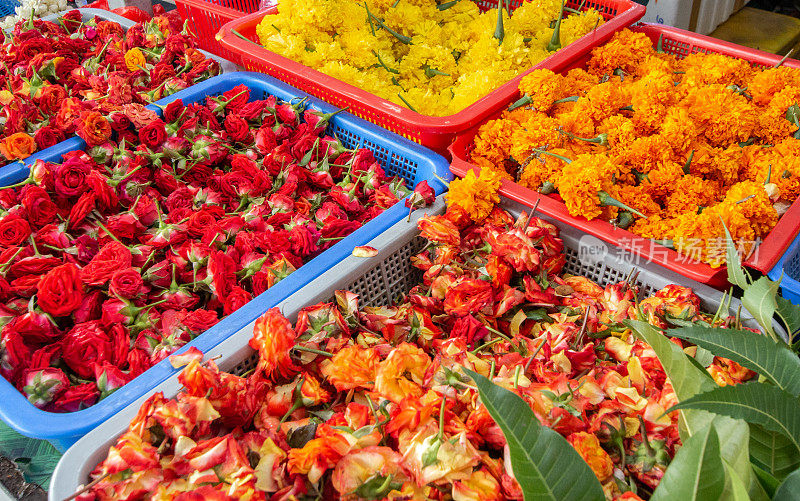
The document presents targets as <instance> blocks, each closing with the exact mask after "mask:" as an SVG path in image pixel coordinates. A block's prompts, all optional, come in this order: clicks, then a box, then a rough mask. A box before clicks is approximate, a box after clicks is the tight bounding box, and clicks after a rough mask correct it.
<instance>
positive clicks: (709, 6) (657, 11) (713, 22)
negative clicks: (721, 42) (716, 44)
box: [642, 0, 749, 35]
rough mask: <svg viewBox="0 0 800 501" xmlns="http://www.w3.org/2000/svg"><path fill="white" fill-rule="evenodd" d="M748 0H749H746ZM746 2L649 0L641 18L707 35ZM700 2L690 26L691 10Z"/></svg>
mask: <svg viewBox="0 0 800 501" xmlns="http://www.w3.org/2000/svg"><path fill="white" fill-rule="evenodd" d="M747 1H749V0H747ZM747 1H746V2H741V1H737V0H650V2H649V3H648V4H647V13H646V14H645V15H644V17H643V18H642V22H645V23H657V24H666V25H667V26H674V27H676V28H681V29H684V30H690V31H694V32H695V33H700V34H702V35H708V34H709V33H711V32H712V31H714V30H715V29H716V28H717V26H719V25H720V24H722V23H724V22H725V21H727V20H728V18H729V17H731V14H733V13H734V12H735V11H736V10H737V9H739V8H741V7H743V6H744V5H745V4H747ZM698 3H699V4H700V5H699V6H698V7H697V9H698V16H697V21H696V23H695V25H694V26H692V11H693V9H694V8H695V5H696V4H698Z"/></svg>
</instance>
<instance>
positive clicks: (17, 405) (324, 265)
mask: <svg viewBox="0 0 800 501" xmlns="http://www.w3.org/2000/svg"><path fill="white" fill-rule="evenodd" d="M239 84H244V85H246V86H248V87H250V88H251V89H253V88H256V89H258V90H259V91H262V90H263V91H265V92H267V93H269V94H273V95H275V96H276V97H278V98H280V99H284V100H286V101H288V100H290V99H292V98H295V97H306V95H305V93H303V92H301V91H299V90H298V89H296V88H294V87H291V86H289V85H286V84H284V83H283V82H280V81H279V80H276V79H274V78H272V77H269V76H267V75H262V74H259V73H252V72H238V73H229V74H225V75H220V76H217V77H213V78H210V79H208V80H206V81H204V82H201V83H199V84H196V85H193V86H191V87H189V88H187V89H184V90H182V91H179V92H177V93H175V94H172V95H171V96H169V97H167V98H164V99H161V100H159V101H157V102H156V103H154V104H153V105H150V106H148V107H147V108H149V109H151V110H153V111H155V112H156V113H159V114H160V113H161V109H160V108H159V107H158V106H165V105H166V104H169V103H170V102H172V101H175V100H177V99H181V100H183V102H184V103H185V104H188V103H190V102H194V101H199V100H202V99H204V98H205V97H206V96H209V95H216V94H219V93H222V92H225V91H226V90H230V89H231V88H233V87H235V86H236V85H239ZM252 97H253V96H252V95H251V98H252ZM306 102H307V103H308V105H309V107H312V108H315V109H318V110H319V111H322V112H323V113H330V112H332V111H335V110H337V108H336V107H334V106H332V105H330V104H327V103H325V102H323V101H321V100H319V99H316V98H314V97H311V96H308V100H307V101H306ZM156 105H158V106H156ZM331 126H339V127H341V128H343V129H345V130H347V131H349V132H353V133H354V134H357V135H360V136H362V137H363V136H366V137H367V138H369V141H370V142H372V143H373V144H374V145H375V146H376V147H381V148H386V149H387V150H388V151H390V154H391V158H397V157H402V158H408V157H412V158H413V159H415V161H417V162H418V163H419V164H420V166H421V167H422V166H424V164H426V163H427V166H428V167H429V168H430V171H431V172H433V173H435V174H436V175H437V176H439V177H440V178H442V179H445V180H449V179H452V174H451V173H450V170H449V163H448V162H447V161H446V160H445V159H444V157H442V156H441V155H438V154H436V153H434V152H433V151H431V150H429V149H427V148H424V147H422V146H420V145H418V144H416V143H413V142H411V141H410V140H408V139H405V138H403V137H401V136H399V135H397V134H394V133H392V132H389V131H387V130H386V129H383V128H381V127H378V126H377V125H373V124H370V123H368V122H366V121H365V120H362V119H360V118H357V117H355V116H353V115H351V114H350V113H347V112H342V113H339V114H338V115H336V116H335V117H334V118H333V119H332V121H331ZM59 146H60V147H59V148H57V149H56V148H55V147H53V148H49V149H48V150H46V151H42V152H40V155H37V158H40V159H42V160H45V161H58V160H60V158H61V155H62V154H63V153H66V152H68V151H71V150H75V149H82V148H84V147H85V146H86V143H85V142H84V141H83V140H82V139H80V138H77V137H76V138H72V139H69V140H67V141H65V142H63V143H61V144H60V145H59ZM44 153H47V158H44V157H43V156H44V155H43V154H44ZM24 170H25V171H27V170H28V166H27V165H26V166H25V169H24ZM18 174H19V175H20V176H21V177H19V178H18V179H17V180H22V179H24V178H25V177H26V176H27V173H26V172H22V171H20V172H18ZM415 181H419V180H415ZM427 181H428V183H429V184H430V186H431V187H432V188H433V189H434V191H435V192H436V194H437V195H438V194H441V193H443V192H444V191H445V190H446V186H445V184H444V183H442V182H441V181H439V180H438V179H427ZM407 214H408V209H407V208H405V206H404V204H403V201H402V200H401V201H400V202H398V203H397V204H395V205H394V206H392V207H391V208H389V209H387V210H386V211H384V212H383V213H382V214H381V215H379V216H378V217H376V218H375V219H373V220H372V221H370V222H369V223H366V224H364V225H363V226H362V227H361V228H359V229H358V230H356V231H354V232H353V233H351V234H350V235H349V236H347V237H346V238H344V239H342V240H341V241H340V242H338V243H337V244H336V245H334V246H332V247H331V248H329V249H328V250H326V251H325V252H323V253H321V254H320V255H318V256H317V257H315V258H314V259H312V260H310V261H308V262H307V263H305V264H304V265H303V266H301V267H300V268H298V269H297V271H295V272H294V273H292V274H291V275H289V276H288V277H287V278H285V279H283V280H282V281H281V282H280V283H279V284H277V285H275V286H273V287H272V288H270V289H268V290H267V291H266V292H264V293H263V294H261V295H259V296H257V297H256V298H253V300H252V301H251V302H250V303H248V305H245V306H244V307H242V308H240V309H239V310H237V311H236V312H234V313H232V314H231V315H228V316H227V317H224V318H223V319H222V320H220V322H219V323H217V324H216V325H214V326H213V327H211V328H210V329H208V330H207V331H205V332H204V333H203V334H201V335H199V336H197V337H196V338H195V339H194V340H192V341H191V342H190V343H188V344H187V345H186V346H184V347H182V348H181V349H179V350H177V351H176V352H175V354H180V353H183V352H185V351H186V350H188V349H189V348H190V347H192V346H194V347H196V348H198V349H199V350H200V351H203V352H206V351H208V350H211V349H213V348H214V347H216V346H217V345H218V344H220V343H221V342H223V341H225V339H227V338H228V337H230V336H231V335H232V334H233V333H235V332H236V331H237V330H239V329H241V328H242V327H244V326H246V325H247V324H248V323H249V322H251V321H253V320H254V319H255V318H257V317H258V315H260V314H261V313H263V312H264V311H266V309H267V308H269V307H272V306H274V305H276V304H278V303H279V302H281V301H282V300H283V299H285V298H286V297H288V296H290V295H291V294H292V293H294V292H295V291H297V290H299V289H300V288H301V287H302V286H303V285H305V284H306V283H308V282H310V281H311V280H313V278H315V277H316V276H318V275H319V274H321V273H322V272H324V271H325V270H327V269H328V268H330V267H331V266H333V265H335V264H337V263H339V262H340V261H342V260H343V259H344V258H346V257H347V256H349V255H350V254H351V253H352V250H353V248H354V247H355V246H357V245H364V244H365V243H366V242H368V241H370V240H371V239H372V238H373V237H374V236H375V235H378V234H380V233H382V232H383V231H385V230H386V229H387V228H389V227H391V226H392V225H393V224H394V223H395V222H397V221H398V220H400V219H402V218H403V217H406V215H407ZM254 303H255V304H254ZM256 310H257V311H256ZM178 371H179V369H173V368H172V366H171V365H170V363H169V360H168V359H165V360H162V361H161V362H159V363H158V364H156V365H154V366H153V367H151V368H150V369H148V370H147V371H145V372H144V373H143V374H141V375H140V376H138V377H137V378H135V379H133V380H132V381H131V382H130V383H128V384H126V385H125V386H123V387H121V388H120V389H118V390H117V391H115V392H114V393H113V394H111V395H110V396H108V397H107V398H105V399H103V400H101V401H100V402H98V403H97V404H95V405H94V406H92V407H89V408H87V409H83V410H79V411H75V412H70V413H53V412H46V411H43V410H41V409H38V408H37V407H35V406H33V405H32V404H31V403H29V402H28V400H27V399H26V398H25V397H24V395H22V393H20V392H19V391H17V389H16V388H15V387H14V386H13V385H12V384H11V383H9V382H8V381H7V380H6V379H4V378H0V419H2V420H3V421H4V422H5V423H6V424H8V425H9V426H10V427H11V428H13V429H14V430H16V431H17V432H19V433H21V434H23V435H26V436H30V437H34V438H38V439H44V440H50V441H51V442H53V443H54V445H56V447H58V448H59V449H63V448H64V446H65V443H66V445H71V443H74V441H76V440H77V439H78V438H80V436H82V435H84V434H86V433H87V432H88V431H90V430H91V429H92V428H94V427H95V426H97V425H98V424H100V423H101V422H103V421H105V420H106V419H107V418H109V417H111V416H112V415H113V414H115V413H116V412H118V411H119V410H121V409H122V408H124V407H126V406H127V405H128V404H130V402H132V401H133V400H135V399H136V398H138V397H140V396H141V395H143V394H144V393H146V392H148V391H150V390H152V388H154V387H155V386H157V385H158V384H160V383H161V382H163V381H164V380H166V379H167V378H169V377H170V376H172V375H173V374H175V373H177V372H178Z"/></svg>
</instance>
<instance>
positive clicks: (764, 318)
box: [742, 277, 780, 339]
mask: <svg viewBox="0 0 800 501" xmlns="http://www.w3.org/2000/svg"><path fill="white" fill-rule="evenodd" d="M779 285H780V284H779V282H773V281H772V280H770V279H769V278H767V277H761V278H759V279H758V280H756V281H755V282H753V283H752V284H751V285H750V286H748V287H745V288H744V294H742V304H743V305H744V307H745V308H747V311H749V312H750V314H751V315H753V318H755V319H756V321H757V322H758V323H759V325H761V328H762V329H764V331H766V332H767V333H768V334H769V335H770V336H772V338H773V339H776V336H775V329H774V328H773V327H772V317H773V315H775V310H776V309H777V308H778V302H777V300H776V299H775V297H776V296H777V294H778V286H779Z"/></svg>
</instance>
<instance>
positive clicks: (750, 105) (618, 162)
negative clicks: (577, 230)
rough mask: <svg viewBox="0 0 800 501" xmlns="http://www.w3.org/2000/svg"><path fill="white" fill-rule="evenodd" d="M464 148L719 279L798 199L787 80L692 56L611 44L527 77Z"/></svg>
mask: <svg viewBox="0 0 800 501" xmlns="http://www.w3.org/2000/svg"><path fill="white" fill-rule="evenodd" d="M520 92H521V93H522V94H523V97H522V98H521V99H520V100H519V101H518V102H517V103H515V104H514V105H513V106H512V107H511V108H510V110H511V111H507V112H505V113H504V114H503V116H502V117H501V118H499V119H498V120H494V121H490V122H488V123H486V124H484V125H483V126H482V127H481V128H480V131H479V133H478V135H477V136H476V138H475V145H474V149H473V151H472V161H473V163H475V164H476V165H478V166H479V167H481V168H482V169H488V170H491V171H494V172H497V173H498V174H499V175H501V176H502V177H505V178H510V179H513V180H515V181H516V182H518V183H519V184H521V185H523V186H526V187H528V188H531V189H534V190H538V191H540V192H543V193H552V192H553V191H558V194H559V195H560V196H561V198H562V199H563V201H564V203H565V204H566V206H567V209H568V210H569V212H570V214H572V215H573V216H583V217H586V218H587V219H594V218H598V217H602V218H604V219H607V220H612V221H613V222H614V223H615V224H618V225H620V226H622V227H627V228H628V229H629V230H630V231H631V232H633V233H635V234H637V235H640V236H642V237H645V238H652V239H656V240H665V241H671V244H672V245H673V247H674V248H675V249H676V250H677V251H679V252H682V253H684V255H689V254H690V251H691V255H692V256H693V257H695V258H700V259H701V260H703V261H705V262H707V263H709V264H710V265H712V266H715V267H716V266H720V265H722V264H724V262H725V252H724V246H722V248H720V245H719V242H720V241H723V242H724V236H725V230H724V226H723V223H724V225H725V226H727V228H728V229H729V230H730V232H731V234H732V236H733V238H734V240H735V241H737V242H740V243H743V244H744V245H743V246H742V249H741V250H742V251H744V252H748V251H750V250H751V248H748V247H751V246H752V244H753V243H754V242H757V241H758V240H760V239H762V238H763V237H765V236H766V235H767V233H769V231H770V230H772V228H773V227H774V226H775V225H776V224H777V221H778V218H779V216H780V215H781V214H782V213H783V212H785V210H786V209H787V208H788V206H789V205H790V204H791V202H793V201H794V200H795V199H796V198H797V197H798V195H800V160H798V158H800V140H798V139H797V138H798V137H800V132H798V128H799V127H800V122H799V120H800V107H798V103H800V70H798V69H793V68H787V67H782V66H778V67H775V68H767V69H762V68H756V67H753V66H751V65H750V64H749V63H748V62H747V61H744V60H741V59H734V58H730V57H726V56H723V55H719V54H703V53H697V54H693V55H690V56H688V57H686V58H685V59H682V60H681V59H678V58H677V57H675V56H673V55H668V54H664V53H662V52H660V51H659V50H657V48H654V47H653V43H652V42H651V40H650V39H649V38H648V37H647V36H645V35H644V34H641V33H635V32H632V31H629V30H625V31H622V32H620V33H618V34H616V35H615V36H614V38H613V39H612V40H611V41H610V42H609V43H608V44H606V45H604V46H602V47H598V48H596V49H594V50H593V52H592V55H591V59H590V60H589V62H588V65H587V67H586V69H585V70H584V69H573V70H570V71H569V72H567V73H566V74H564V75H559V74H555V73H553V72H551V71H548V70H537V71H534V72H532V73H531V74H529V75H528V76H526V77H525V78H524V79H523V80H522V81H521V83H520Z"/></svg>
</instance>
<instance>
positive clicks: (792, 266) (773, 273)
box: [767, 234, 800, 305]
mask: <svg viewBox="0 0 800 501" xmlns="http://www.w3.org/2000/svg"><path fill="white" fill-rule="evenodd" d="M767 275H768V276H769V278H771V279H772V280H775V281H778V280H780V281H781V294H783V297H785V298H786V299H788V300H789V301H791V302H792V303H794V304H796V305H800V234H799V235H797V236H795V238H794V241H792V244H791V245H790V246H789V248H788V249H786V252H785V253H784V254H783V256H782V257H781V258H780V260H779V261H778V263H777V264H776V265H775V267H774V268H772V269H771V270H769V273H768V274H767Z"/></svg>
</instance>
